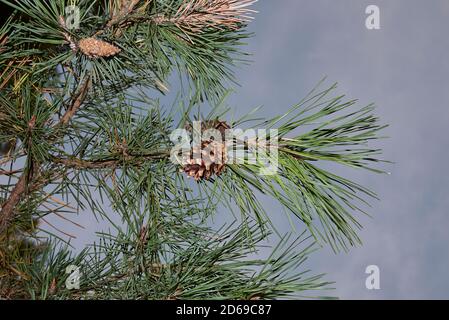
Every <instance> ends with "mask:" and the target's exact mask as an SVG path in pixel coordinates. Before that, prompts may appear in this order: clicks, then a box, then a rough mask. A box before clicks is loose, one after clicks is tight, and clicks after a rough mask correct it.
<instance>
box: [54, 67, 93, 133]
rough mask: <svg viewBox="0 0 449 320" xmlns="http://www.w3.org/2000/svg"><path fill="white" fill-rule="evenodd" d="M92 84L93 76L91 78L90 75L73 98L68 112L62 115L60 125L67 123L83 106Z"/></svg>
mask: <svg viewBox="0 0 449 320" xmlns="http://www.w3.org/2000/svg"><path fill="white" fill-rule="evenodd" d="M90 85H91V78H90V76H87V77H86V78H85V80H84V84H83V85H82V87H81V89H80V90H79V91H78V93H77V94H76V95H75V97H74V98H73V102H72V104H71V105H70V107H69V108H68V109H67V111H66V113H65V114H64V115H63V116H62V118H61V120H60V121H59V124H58V126H65V125H67V123H68V122H69V121H70V119H72V118H73V116H74V115H75V113H76V112H77V111H78V109H79V108H80V107H81V105H82V104H83V102H84V100H85V99H86V96H87V93H88V92H89V88H90Z"/></svg>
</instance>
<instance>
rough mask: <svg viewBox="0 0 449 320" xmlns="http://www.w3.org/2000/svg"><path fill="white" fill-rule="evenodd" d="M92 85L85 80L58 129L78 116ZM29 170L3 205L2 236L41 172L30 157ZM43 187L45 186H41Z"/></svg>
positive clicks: (31, 126)
mask: <svg viewBox="0 0 449 320" xmlns="http://www.w3.org/2000/svg"><path fill="white" fill-rule="evenodd" d="M90 85H91V80H90V77H89V76H87V77H86V78H85V81H84V84H83V85H82V87H81V88H80V90H79V91H78V93H77V94H76V95H75V96H74V97H73V99H72V103H71V104H70V106H69V108H68V109H67V111H66V113H65V114H64V115H63V116H62V118H61V120H60V121H59V123H58V124H57V126H58V127H63V126H66V125H67V124H68V123H69V121H70V119H72V118H73V116H74V115H75V114H76V112H77V111H78V110H79V108H80V107H81V105H82V104H83V102H84V100H85V99H86V96H87V93H88V91H89V88H90ZM35 121H36V120H35V117H33V118H32V120H30V122H29V123H28V130H29V131H30V132H31V131H32V130H33V129H34V126H35ZM28 161H29V170H28V171H25V172H24V173H23V174H22V175H21V176H20V178H19V180H18V181H17V183H16V185H15V186H14V188H13V190H12V191H11V193H10V195H9V197H8V199H7V200H6V201H5V202H4V203H3V205H2V210H1V211H0V234H1V233H3V232H4V231H5V230H6V229H7V228H8V226H9V224H10V222H11V221H12V219H13V218H14V215H15V212H16V211H15V209H16V206H17V205H18V204H19V203H20V201H22V199H23V198H24V196H25V195H26V194H28V192H29V186H30V185H32V184H33V182H34V178H35V177H36V176H38V173H39V171H40V164H39V163H38V162H37V161H35V160H34V159H32V157H30V156H29V157H28ZM40 186H41V187H42V186H43V185H42V184H40Z"/></svg>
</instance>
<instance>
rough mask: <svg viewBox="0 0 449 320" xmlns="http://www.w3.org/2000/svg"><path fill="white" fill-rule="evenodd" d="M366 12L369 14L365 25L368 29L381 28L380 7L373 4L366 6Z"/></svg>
mask: <svg viewBox="0 0 449 320" xmlns="http://www.w3.org/2000/svg"><path fill="white" fill-rule="evenodd" d="M365 13H366V14H367V15H368V16H367V17H366V20H365V26H366V28H367V29H368V30H379V29H380V9H379V7H378V6H376V5H374V4H372V5H369V6H367V7H366V9H365Z"/></svg>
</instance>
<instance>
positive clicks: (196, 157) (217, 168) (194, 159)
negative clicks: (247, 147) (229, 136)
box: [181, 120, 230, 181]
mask: <svg viewBox="0 0 449 320" xmlns="http://www.w3.org/2000/svg"><path fill="white" fill-rule="evenodd" d="M211 128H213V129H217V130H218V131H220V133H221V134H222V140H221V141H214V140H204V141H201V146H196V147H194V148H193V149H192V152H191V153H190V154H189V155H188V156H187V157H185V158H183V161H182V163H183V164H184V166H183V168H182V170H181V171H184V172H185V173H186V174H187V175H188V176H190V177H193V178H194V179H195V180H196V181H198V180H208V179H209V178H210V177H211V176H212V175H214V174H215V175H217V176H219V175H220V174H221V173H222V172H223V171H224V170H225V169H226V162H227V148H226V144H225V131H226V129H229V128H230V127H229V125H228V124H227V123H226V122H223V121H218V120H213V121H205V122H202V123H201V131H202V132H204V131H206V130H208V129H211ZM186 129H187V130H189V131H192V126H191V125H190V124H188V125H187V126H186Z"/></svg>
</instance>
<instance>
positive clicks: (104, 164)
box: [52, 150, 170, 169]
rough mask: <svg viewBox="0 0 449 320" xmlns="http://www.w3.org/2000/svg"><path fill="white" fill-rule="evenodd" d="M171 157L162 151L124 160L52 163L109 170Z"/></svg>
mask: <svg viewBox="0 0 449 320" xmlns="http://www.w3.org/2000/svg"><path fill="white" fill-rule="evenodd" d="M169 156H170V151H169V150H167V151H161V152H155V153H150V154H143V155H127V156H126V157H125V158H124V159H111V160H103V159H102V160H93V161H89V160H83V159H79V158H58V157H53V158H52V161H53V162H54V163H56V164H62V165H64V166H65V167H68V168H73V169H107V168H119V167H121V166H123V165H124V164H127V163H133V164H137V165H139V164H142V163H144V162H146V161H148V160H160V159H166V158H168V157H169Z"/></svg>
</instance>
